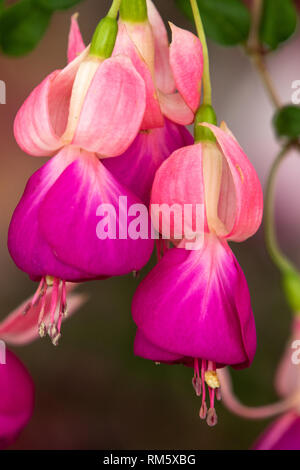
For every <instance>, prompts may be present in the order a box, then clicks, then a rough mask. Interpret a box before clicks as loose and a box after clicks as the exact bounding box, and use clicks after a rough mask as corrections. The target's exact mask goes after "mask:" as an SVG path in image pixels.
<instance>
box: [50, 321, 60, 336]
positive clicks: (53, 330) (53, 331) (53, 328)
mask: <svg viewBox="0 0 300 470" xmlns="http://www.w3.org/2000/svg"><path fill="white" fill-rule="evenodd" d="M57 334H58V330H57V327H56V325H55V324H54V323H50V325H49V327H48V335H49V336H50V338H51V339H53V338H54V337H55V336H56V335H57Z"/></svg>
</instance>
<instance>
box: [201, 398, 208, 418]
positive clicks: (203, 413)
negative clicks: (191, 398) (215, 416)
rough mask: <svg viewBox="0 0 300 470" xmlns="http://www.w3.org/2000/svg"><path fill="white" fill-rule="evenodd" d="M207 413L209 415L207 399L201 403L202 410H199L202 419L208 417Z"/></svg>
mask: <svg viewBox="0 0 300 470" xmlns="http://www.w3.org/2000/svg"><path fill="white" fill-rule="evenodd" d="M206 415H207V405H206V403H205V401H204V402H203V403H202V405H201V408H200V411H199V416H200V419H205V418H206Z"/></svg>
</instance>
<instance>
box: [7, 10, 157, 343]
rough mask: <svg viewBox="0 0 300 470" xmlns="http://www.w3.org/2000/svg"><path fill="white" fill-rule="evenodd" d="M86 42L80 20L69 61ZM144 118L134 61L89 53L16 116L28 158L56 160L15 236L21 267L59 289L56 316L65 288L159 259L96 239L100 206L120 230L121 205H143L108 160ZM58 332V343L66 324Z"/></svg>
mask: <svg viewBox="0 0 300 470" xmlns="http://www.w3.org/2000/svg"><path fill="white" fill-rule="evenodd" d="M79 34H80V33H79V30H78V29H77V25H76V20H75V19H74V18H73V21H72V29H71V33H70V42H69V51H68V55H69V57H70V58H73V57H74V56H75V55H76V52H77V51H76V48H77V47H79V48H81V47H82V42H81V41H80V37H79V36H78V35H79ZM144 111H145V85H144V82H143V80H142V78H141V77H140V75H139V74H138V73H137V72H136V70H135V68H134V67H133V65H132V64H131V61H130V59H129V58H127V57H125V56H121V55H118V56H117V57H113V58H110V59H107V60H101V59H100V58H99V57H95V56H92V55H89V54H88V49H86V50H84V51H83V52H82V53H81V54H80V55H79V56H78V57H77V58H75V59H74V60H73V61H72V62H71V63H70V64H69V65H68V66H67V67H66V68H65V69H63V70H61V71H55V72H53V73H52V74H50V75H49V76H48V77H47V78H46V79H45V80H44V81H43V82H42V83H41V84H40V85H39V86H38V87H37V88H36V89H35V90H34V91H33V92H32V93H31V95H30V96H29V98H28V99H27V100H26V102H25V103H24V105H23V106H22V107H21V109H20V111H19V112H18V114H17V117H16V120H15V136H16V139H17V142H18V143H19V145H20V146H21V148H22V149H23V150H25V151H26V152H27V153H30V154H31V155H35V156H38V155H44V156H47V155H53V154H54V153H56V152H57V154H56V155H55V156H54V157H53V158H52V159H51V160H50V161H49V162H48V163H46V165H44V166H43V167H42V168H41V169H40V170H38V171H37V172H36V173H35V174H34V175H33V176H32V177H31V178H30V180H29V182H28V184H27V186H26V189H25V192H24V195H23V197H22V198H21V201H20V203H19V205H18V207H17V208H16V210H15V212H14V214H13V217H12V221H11V224H10V228H9V235H8V248H9V251H10V254H11V256H12V258H13V259H14V261H15V263H16V264H17V266H18V267H19V268H20V269H22V270H23V271H25V272H27V273H28V274H29V275H30V277H31V278H32V279H34V280H40V287H39V290H40V289H41V290H42V291H44V289H46V287H47V286H48V285H52V284H53V290H52V302H53V305H52V307H51V309H52V311H53V310H55V308H56V305H57V304H58V302H59V298H60V297H61V299H64V297H65V281H73V282H74V281H85V280H89V279H102V278H105V277H107V276H113V275H121V274H125V273H128V272H131V271H139V270H140V269H141V268H142V267H143V266H144V265H145V264H146V263H147V261H148V259H149V257H150V255H151V252H152V250H153V241H152V240H151V239H150V238H149V239H138V240H132V239H131V238H130V237H127V238H126V239H125V238H124V239H121V238H117V239H113V240H111V239H108V238H107V239H105V240H102V239H101V240H100V239H99V238H98V237H97V232H96V229H97V224H98V222H99V216H98V215H97V209H98V207H99V206H100V205H101V204H109V205H110V206H113V207H115V208H116V213H117V216H118V220H117V226H119V217H120V214H119V210H118V209H119V197H121V196H123V197H124V196H125V197H127V204H128V205H133V204H139V203H141V201H140V199H138V197H136V196H135V195H134V194H133V193H132V192H131V191H130V190H129V189H128V188H126V187H125V186H123V185H122V184H120V183H119V182H118V181H117V180H116V179H115V178H114V177H113V175H112V174H111V173H110V172H109V171H108V170H107V169H106V168H105V167H104V165H103V164H102V162H101V159H102V158H105V157H113V156H116V155H120V154H121V153H122V152H124V151H125V150H126V149H127V147H128V146H129V145H130V144H131V143H132V141H133V140H134V138H135V137H136V135H137V133H138V131H139V129H140V125H141V122H142V119H143V115H144ZM130 221H131V219H130V217H129V218H128V219H127V227H125V228H127V229H128V225H129V223H130ZM123 231H124V227H123ZM60 286H61V294H59V289H60ZM39 290H38V292H39ZM39 298H40V297H39V295H38V293H37V299H39ZM62 302H63V300H62ZM52 319H53V318H52ZM51 321H52V320H51ZM52 326H53V328H52V329H51V328H50V331H52V330H53V331H54V333H53V334H51V337H52V339H53V338H54V337H55V336H56V335H57V324H55V325H52Z"/></svg>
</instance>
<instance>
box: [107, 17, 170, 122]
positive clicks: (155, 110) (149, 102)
mask: <svg viewBox="0 0 300 470" xmlns="http://www.w3.org/2000/svg"><path fill="white" fill-rule="evenodd" d="M120 54H122V55H126V56H127V57H129V58H130V60H131V62H132V63H133V65H134V67H135V69H136V71H137V72H138V73H139V74H140V76H141V77H142V79H143V80H144V82H145V87H146V109H145V114H144V117H143V122H142V124H141V128H142V129H155V128H157V127H163V125H164V118H163V115H162V112H161V110H160V105H159V102H158V97H157V93H156V88H155V85H154V81H153V78H152V75H151V72H150V69H149V67H148V66H147V64H146V62H145V61H144V60H143V58H142V57H141V55H140V53H139V51H138V49H137V47H136V46H135V44H134V43H133V41H132V40H131V38H130V37H129V34H128V32H127V29H126V26H125V25H124V24H123V23H121V22H120V23H119V31H118V36H117V40H116V44H115V48H114V52H113V55H114V56H118V55H120Z"/></svg>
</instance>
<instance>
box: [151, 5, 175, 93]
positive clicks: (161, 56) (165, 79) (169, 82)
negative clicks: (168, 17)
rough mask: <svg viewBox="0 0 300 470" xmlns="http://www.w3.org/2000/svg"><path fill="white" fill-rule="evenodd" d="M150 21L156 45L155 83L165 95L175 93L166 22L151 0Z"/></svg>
mask: <svg viewBox="0 0 300 470" xmlns="http://www.w3.org/2000/svg"><path fill="white" fill-rule="evenodd" d="M147 8H148V19H149V22H150V24H151V26H152V31H153V36H154V43H155V81H156V85H157V88H159V89H160V90H161V91H162V92H163V93H167V94H169V93H173V92H174V91H175V88H176V85H175V80H174V77H173V73H172V70H171V66H170V62H169V39H168V33H167V30H166V28H165V25H164V22H163V20H162V18H161V16H160V14H159V12H158V10H157V8H156V7H155V5H154V3H153V2H152V1H151V0H147Z"/></svg>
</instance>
